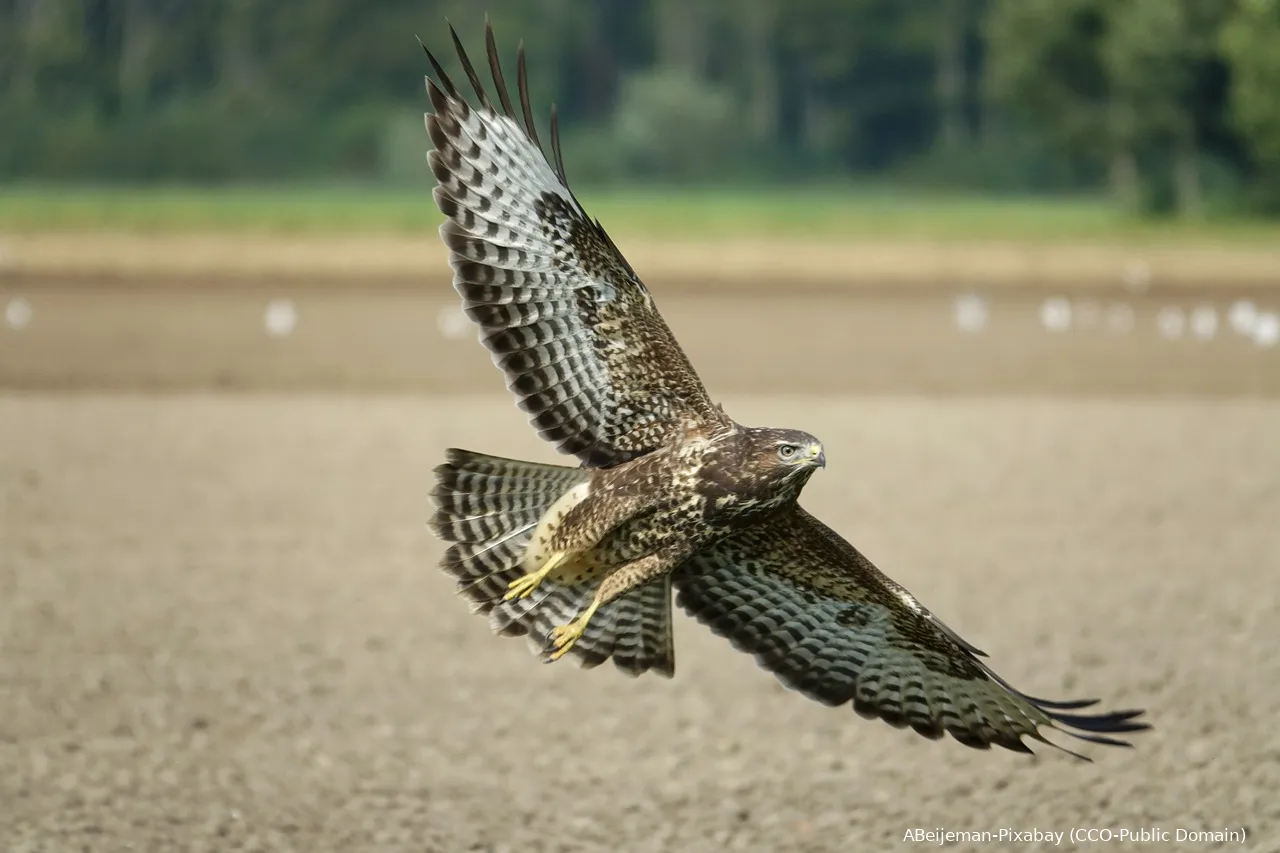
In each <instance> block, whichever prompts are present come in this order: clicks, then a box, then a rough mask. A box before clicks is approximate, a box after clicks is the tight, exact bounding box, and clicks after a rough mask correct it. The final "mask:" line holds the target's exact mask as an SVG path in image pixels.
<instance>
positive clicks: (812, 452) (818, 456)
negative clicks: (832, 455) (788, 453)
mask: <svg viewBox="0 0 1280 853" xmlns="http://www.w3.org/2000/svg"><path fill="white" fill-rule="evenodd" d="M809 459H810V464H811V465H813V467H815V468H826V467H827V454H826V451H824V450H823V449H822V445H821V444H815V445H813V446H812V447H810V448H809Z"/></svg>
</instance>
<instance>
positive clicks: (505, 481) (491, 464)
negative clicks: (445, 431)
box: [429, 448, 675, 676]
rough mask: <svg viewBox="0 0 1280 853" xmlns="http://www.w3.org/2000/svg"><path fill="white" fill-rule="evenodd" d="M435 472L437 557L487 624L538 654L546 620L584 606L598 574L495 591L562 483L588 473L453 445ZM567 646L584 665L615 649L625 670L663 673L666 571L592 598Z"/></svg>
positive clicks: (667, 662)
mask: <svg viewBox="0 0 1280 853" xmlns="http://www.w3.org/2000/svg"><path fill="white" fill-rule="evenodd" d="M435 475H436V485H435V488H434V489H433V490H432V492H431V496H432V499H433V500H434V502H435V504H436V511H435V514H434V515H433V516H432V518H431V521H430V522H429V526H430V528H431V530H432V532H433V533H435V535H436V536H438V537H439V538H441V539H443V540H444V541H446V542H448V543H450V545H449V549H448V550H447V551H446V552H445V555H444V558H443V559H442V560H441V563H440V567H441V568H442V569H443V570H444V572H445V573H446V574H448V575H449V576H450V577H452V578H454V580H455V581H457V588H458V593H459V594H460V595H462V596H463V597H465V598H466V599H467V600H468V602H469V603H470V604H471V608H472V611H473V612H477V613H484V614H487V615H488V617H489V626H490V627H491V628H492V629H493V631H494V632H495V633H497V634H500V635H502V636H508V637H519V636H525V637H527V638H528V640H529V645H530V648H531V649H533V651H534V652H535V654H537V655H538V656H539V657H540V658H542V659H543V660H546V659H547V654H548V653H549V651H550V647H549V644H548V642H547V636H548V634H550V632H551V629H552V628H554V627H556V626H557V625H564V624H567V623H568V622H570V621H572V620H573V618H574V617H576V616H577V615H578V614H579V613H580V612H581V611H583V610H584V609H586V607H587V606H588V605H589V604H590V603H591V599H592V596H593V595H594V594H595V589H596V584H594V583H586V584H578V585H570V584H562V583H558V582H556V581H554V580H551V579H550V578H548V579H546V580H543V581H542V583H541V584H540V585H539V586H538V588H537V589H536V590H535V591H534V592H533V594H532V595H530V596H529V597H528V598H517V599H514V600H512V601H504V600H503V596H504V595H505V594H506V592H507V588H508V585H509V584H510V583H511V582H512V581H514V580H515V579H516V578H519V577H520V576H522V575H523V574H524V568H523V567H522V565H521V561H522V558H523V556H524V551H525V546H526V545H528V543H529V539H530V538H531V537H532V536H533V532H534V530H535V529H536V528H537V526H538V522H539V521H540V520H541V519H542V517H543V515H544V514H546V512H547V511H548V510H549V509H550V508H551V506H552V504H554V503H555V502H556V501H557V500H558V499H559V498H560V497H561V496H562V495H563V494H564V493H565V492H567V491H569V490H570V489H572V488H574V487H575V486H579V485H581V484H583V483H586V482H588V480H589V479H590V473H589V472H588V471H587V470H586V469H582V468H566V467H564V466H561V465H544V464H539V463H536V462H525V461H522V460H517V459H504V458H502V457H498V456H486V455H483V454H480V453H473V452H471V451H468V450H459V449H456V448H452V449H450V450H448V451H447V452H446V461H445V463H444V464H443V465H440V466H438V467H437V468H436V470H435ZM570 654H571V655H574V656H575V657H576V658H577V660H578V662H579V663H580V664H581V665H582V666H584V667H588V668H589V667H594V666H599V665H600V664H602V663H604V662H605V661H606V660H608V659H609V658H613V661H614V664H615V665H616V666H617V667H618V668H619V669H620V670H622V671H623V672H625V673H627V674H629V675H640V674H641V673H643V672H647V671H649V670H653V671H654V672H657V673H659V674H661V675H665V676H671V675H672V674H673V673H674V670H675V655H674V649H673V645H672V638H671V586H670V583H669V581H665V580H660V581H656V582H654V583H651V584H647V585H646V586H643V587H641V588H639V589H636V590H633V591H631V592H630V593H628V594H626V595H624V596H622V597H620V598H618V599H616V600H615V601H612V602H610V603H609V604H607V605H605V606H604V607H602V608H600V610H599V611H598V612H597V613H596V614H595V616H593V617H592V619H591V621H590V622H589V623H588V625H587V630H586V633H585V634H583V636H582V638H581V639H580V640H578V642H577V643H576V644H575V645H574V646H573V648H572V649H571V651H570Z"/></svg>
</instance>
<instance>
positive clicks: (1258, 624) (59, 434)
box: [0, 377, 1280, 853]
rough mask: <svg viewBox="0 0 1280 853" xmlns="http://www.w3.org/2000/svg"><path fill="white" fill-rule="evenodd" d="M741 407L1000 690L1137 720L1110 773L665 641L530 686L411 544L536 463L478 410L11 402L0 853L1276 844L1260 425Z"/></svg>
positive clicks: (1271, 518) (1205, 415)
mask: <svg viewBox="0 0 1280 853" xmlns="http://www.w3.org/2000/svg"><path fill="white" fill-rule="evenodd" d="M491 379H492V377H491ZM494 382H495V384H496V380H495V381H494ZM726 404H727V405H728V407H729V409H730V411H731V412H732V413H733V414H734V415H735V416H737V417H738V418H739V419H740V420H743V421H745V422H750V423H780V424H791V425H795V426H800V427H804V428H807V429H809V430H811V431H813V432H814V433H816V434H817V435H819V436H821V437H822V438H823V439H824V440H825V442H826V444H827V449H828V455H829V457H830V459H831V464H830V466H829V467H828V469H827V470H826V471H825V472H823V473H822V474H820V476H818V477H816V478H815V479H814V481H813V482H812V483H811V485H810V486H809V488H808V490H807V493H806V494H807V497H806V505H807V506H808V508H809V509H811V510H812V511H814V512H815V513H817V514H818V515H819V516H821V517H823V518H824V519H826V520H827V521H828V522H830V523H831V524H833V525H834V526H835V527H836V528H837V529H839V530H841V531H843V532H844V533H845V534H846V535H848V536H849V537H850V538H851V539H853V541H855V542H856V543H857V544H859V545H860V546H861V547H862V548H863V549H864V550H865V551H866V552H867V553H868V554H869V555H870V556H871V557H872V558H873V559H875V560H877V562H879V564H880V565H881V566H882V568H884V569H885V570H886V571H888V572H889V573H890V574H891V575H892V576H894V577H895V578H897V579H898V580H899V581H901V582H903V583H904V584H905V585H907V587H908V588H910V589H912V590H913V591H914V592H915V593H916V594H917V595H918V596H919V597H920V598H921V599H922V600H923V601H924V602H925V604H926V605H928V606H929V607H931V608H932V609H934V610H935V611H936V612H937V613H938V614H939V615H940V616H941V617H942V618H943V619H945V620H946V621H947V622H948V623H949V624H950V625H951V626H953V627H954V628H956V629H957V630H959V631H960V632H961V633H962V634H963V635H964V636H965V637H966V638H968V639H969V640H971V641H972V642H974V643H975V644H977V645H978V646H980V647H982V648H985V649H986V650H987V651H988V652H990V653H991V655H992V660H993V663H994V665H995V666H996V668H997V669H998V671H1000V672H1001V673H1002V674H1003V675H1004V676H1005V677H1006V678H1008V679H1009V680H1011V681H1012V682H1013V683H1014V684H1016V685H1018V686H1020V687H1022V688H1024V689H1026V690H1028V691H1029V692H1031V693H1033V694H1036V695H1045V696H1049V697H1056V698H1066V697H1080V696H1094V695H1096V696H1101V697H1103V698H1104V699H1105V701H1106V703H1107V704H1108V705H1110V706H1112V707H1124V706H1143V707H1146V708H1148V709H1149V711H1150V715H1151V719H1152V721H1153V722H1154V723H1155V725H1156V729H1155V731H1153V732H1150V733H1147V734H1146V735H1145V736H1141V737H1140V738H1139V739H1138V741H1137V744H1136V748H1135V749H1134V750H1105V749H1100V748H1099V749H1092V750H1091V753H1092V754H1093V755H1094V757H1095V758H1096V759H1097V763H1095V764H1082V763H1078V762H1076V761H1073V760H1071V759H1069V758H1067V757H1065V756H1062V755H1060V754H1056V753H1054V752H1053V751H1044V752H1043V754H1042V755H1041V756H1040V757H1038V758H1036V759H1029V758H1026V757H1024V756H1018V755H1014V754H1011V753H1003V752H999V753H997V752H992V753H983V752H976V751H971V750H968V749H966V748H964V747H962V746H960V745H958V744H956V743H954V742H952V741H949V740H948V741H942V742H936V743H935V742H929V741H923V740H920V739H919V738H917V737H916V736H915V735H913V734H911V733H907V732H899V731H895V730H893V729H891V728H889V727H887V726H885V725H883V724H880V723H873V722H867V721H863V720H861V719H859V718H858V717H857V716H856V715H854V714H853V712H852V711H850V710H848V709H831V708H824V707H820V706H817V705H815V704H813V703H810V702H808V701H807V700H805V699H803V698H802V697H800V696H798V695H796V694H792V693H787V692H785V691H783V690H782V689H781V688H779V687H778V686H777V685H776V684H775V682H774V681H773V680H772V678H771V677H770V676H769V675H767V674H766V673H764V672H762V671H760V670H758V669H757V668H756V667H755V665H754V663H753V662H752V661H751V660H750V659H749V658H747V657H745V656H743V655H741V654H739V653H737V652H735V651H733V650H732V649H731V648H729V647H728V646H727V645H726V644H725V643H724V642H723V641H721V640H719V639H717V638H715V637H712V636H710V635H709V634H707V633H706V632H705V631H704V630H702V629H700V628H699V627H698V626H696V625H695V624H693V623H692V622H690V621H689V620H687V619H684V618H681V619H680V621H679V622H678V624H677V626H676V629H677V643H678V664H677V671H678V673H677V676H676V678H675V680H673V681H664V680H661V679H656V678H642V679H639V680H635V681H632V680H628V679H626V678H625V677H623V676H621V675H619V674H618V673H617V672H615V671H613V670H612V668H607V667H606V668H602V669H600V670H595V671H590V672H583V671H580V670H578V669H576V668H574V667H573V666H572V665H571V664H563V665H560V664H557V665H551V666H540V665H539V664H537V663H536V662H535V661H534V660H533V659H532V658H531V657H530V656H529V654H528V652H527V650H526V649H525V647H524V645H523V644H522V643H521V642H520V641H515V640H504V639H500V638H496V637H493V636H490V635H489V633H488V629H487V627H486V625H485V623H484V622H483V620H481V619H479V618H477V617H473V616H471V615H469V614H468V612H467V609H466V607H465V606H463V604H462V602H460V601H459V600H457V599H456V598H455V597H454V595H453V593H452V590H451V586H450V583H449V582H448V580H447V579H446V578H445V577H444V576H443V575H442V574H440V573H439V572H438V571H437V570H436V569H435V567H434V563H435V561H436V559H437V558H438V557H439V556H440V546H439V545H438V543H436V542H434V541H433V540H432V539H431V538H430V536H429V534H428V532H427V531H426V529H425V526H424V520H425V519H426V517H427V513H428V511H429V510H428V505H427V500H426V492H427V489H428V485H429V483H430V471H431V468H432V466H433V465H434V464H436V463H437V462H438V461H439V459H440V457H441V453H442V450H443V448H444V447H446V446H448V445H461V446H465V447H471V448H475V449H480V450H486V451H490V452H497V453H502V454H506V455H512V456H525V457H532V458H538V459H547V458H549V457H550V452H549V451H548V450H547V449H546V448H545V447H543V446H542V445H540V444H539V443H538V441H537V439H536V437H535V436H534V435H533V434H532V431H531V430H529V429H528V428H527V427H526V426H525V424H524V423H523V418H522V416H521V415H520V414H519V413H518V412H516V411H515V409H514V407H513V406H512V405H511V404H510V402H509V401H507V400H506V399H505V398H500V397H498V396H496V395H490V396H487V397H484V398H474V399H467V398H460V397H436V396H432V397H421V398H408V397H390V396H386V397H383V396H371V395H351V396H346V395H317V396H299V395H293V396H289V395H274V396H268V395H260V396H218V395H203V394H177V395H169V396H154V395H142V396H134V395H128V394H118V395H105V396H104V395H95V394H92V393H85V394H62V393H51V392H38V393H30V394H17V393H10V394H9V395H8V396H3V397H0V511H2V512H0V849H3V850H6V851H9V850H13V851H18V850H50V851H67V850H92V851H116V850H156V851H160V850H165V851H168V850H219V851H221V850H297V851H328V850H335V851H336V850H361V851H363V850H388V851H389V850H427V851H465V850H491V851H499V850H502V851H514V850H520V851H541V850H546V851H553V850H554V851H558V853H564V851H575V850H602V851H604V850H628V851H631V850H634V851H657V850H679V851H702V850H705V851H719V850H736V849H742V850H813V851H818V850H836V849H841V850H891V849H895V848H898V847H900V846H903V836H904V834H905V833H906V832H907V831H908V830H910V829H915V828H924V829H934V828H939V827H941V828H944V829H947V830H965V831H974V830H991V831H994V832H999V831H1000V830H1001V829H1002V828H1007V829H1010V830H1014V831H1019V832H1028V831H1031V830H1039V831H1041V832H1045V831H1052V832H1066V831H1069V830H1070V829H1071V828H1072V827H1095V828H1110V829H1112V830H1114V831H1117V832H1118V831H1119V830H1120V829H1122V828H1128V829H1138V828H1142V827H1147V828H1150V827H1159V828H1161V830H1163V831H1167V832H1169V833H1170V834H1171V837H1173V835H1172V834H1173V833H1174V832H1175V831H1176V830H1177V829H1178V828H1188V829H1194V830H1200V829H1215V830H1216V829H1221V828H1235V829H1239V828H1241V827H1244V828H1246V830H1247V832H1248V833H1249V834H1248V841H1247V843H1246V844H1245V845H1243V848H1244V849H1256V850H1277V849H1280V805H1277V802H1278V801H1277V798H1276V796H1275V793H1276V791H1277V790H1280V730H1278V729H1277V727H1276V725H1275V723H1276V718H1277V713H1278V712H1280V657H1277V655H1276V654H1275V650H1276V638H1277V634H1276V625H1277V623H1278V622H1280V597H1278V595H1277V584H1276V577H1277V570H1278V569H1280V566H1278V563H1277V561H1278V559H1280V525H1277V523H1276V520H1277V518H1280V480H1277V474H1276V472H1277V470H1280V441H1278V440H1277V436H1280V404H1277V403H1275V402H1270V401H1237V402H1204V401H1163V402H1155V401H1146V402H1139V401H1132V402H1126V401H1121V400H1113V401H1094V402H1090V401H1080V400H1075V401H1050V400H1045V399H1036V398H1028V399H1021V400H1000V399H987V400H983V399H971V400H947V401H943V400H927V399H895V398H882V399H877V400H871V399H860V398H850V397H842V396H833V395H829V396H823V397H819V396H813V395H810V396H799V397H795V398H792V399H789V400H781V399H769V398H766V397H760V396H754V397H743V396H737V397H734V398H730V399H727V400H726ZM915 846H920V845H915ZM927 846H936V843H935V844H929V845H927ZM1001 846H1002V845H1001V844H999V843H998V842H993V843H974V844H970V843H957V844H955V845H952V846H949V847H948V848H947V849H953V850H981V849H990V848H993V847H996V848H999V847H1001ZM1003 846H1007V847H1008V848H1009V849H1019V850H1033V849H1050V848H1051V847H1052V843H1050V842H1044V841H1041V842H1038V843H1027V842H1025V841H1013V842H1011V843H1009V844H1007V845H1003ZM1071 846H1072V845H1070V844H1069V843H1064V844H1063V845H1062V848H1063V849H1069V848H1070V847H1071ZM1231 846H1234V847H1241V846H1242V845H1231ZM1106 847H1107V848H1108V849H1132V850H1158V849H1187V850H1199V849H1212V848H1211V846H1209V845H1204V844H1193V843H1189V842H1181V843H1180V842H1171V843H1168V844H1163V843H1157V844H1152V843H1139V844H1119V843H1112V844H1108V845H1106Z"/></svg>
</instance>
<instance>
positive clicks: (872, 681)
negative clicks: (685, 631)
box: [675, 506, 1149, 757]
mask: <svg viewBox="0 0 1280 853" xmlns="http://www.w3.org/2000/svg"><path fill="white" fill-rule="evenodd" d="M675 587H676V589H677V597H676V603H677V604H678V605H680V606H681V607H683V608H684V609H685V610H686V611H688V612H689V613H690V614H691V615H693V616H694V617H695V618H697V619H698V621H700V622H702V623H704V624H706V625H708V626H709V627H710V628H711V629H712V631H714V632H715V633H717V634H720V635H722V636H724V637H727V638H728V639H729V640H730V641H731V642H732V643H733V645H734V646H735V647H736V648H738V649H739V650H741V651H744V652H747V653H749V654H752V655H754V656H755V658H756V660H757V662H758V663H759V664H760V665H761V666H762V667H764V668H765V669H768V670H770V671H771V672H773V673H774V674H775V675H776V676H777V677H778V679H779V680H780V681H782V683H783V684H785V685H786V686H787V687H790V688H792V689H795V690H797V691H799V692H801V693H803V694H805V695H807V696H809V697H810V698H812V699H815V700H817V701H819V702H822V703H824V704H828V705H843V704H848V703H851V704H852V705H853V707H854V710H856V711H857V712H858V713H859V714H860V715H862V716H864V717H868V718H874V717H879V718H881V719H883V720H885V721H887V722H888V723H890V724H891V725H894V726H896V727H899V728H901V727H906V726H910V727H911V728H913V729H914V730H915V731H916V732H918V733H920V734H921V735H924V736H925V737H929V738H939V737H942V735H943V734H944V733H949V734H951V736H952V737H954V738H955V739H956V740H958V741H960V742H961V743H963V744H965V745H966V746H971V747H975V748H979V749H987V748H989V747H990V746H991V745H992V744H995V745H997V746H1002V747H1005V748H1006V749H1011V750H1016V751H1018V752H1030V751H1031V750H1030V749H1028V748H1027V746H1026V744H1025V743H1023V740H1022V739H1023V738H1024V737H1028V738H1031V739H1034V740H1038V741H1042V742H1044V743H1048V744H1050V745H1052V746H1058V744H1054V743H1053V742H1052V741H1049V740H1048V739H1046V738H1045V737H1044V735H1043V734H1042V733H1041V731H1040V730H1041V727H1046V728H1052V729H1058V730H1060V731H1063V732H1066V733H1068V734H1070V735H1072V736H1074V737H1077V738H1080V739H1082V740H1086V741H1091V742H1094V743H1101V744H1107V745H1111V746H1128V745H1129V744H1128V743H1127V742H1125V741H1122V740H1118V739H1116V738H1115V737H1113V735H1117V734H1125V733H1129V732H1136V731H1141V730H1143V729H1146V728H1149V725H1148V724H1147V723H1144V722H1139V721H1137V720H1136V719H1135V718H1136V717H1137V716H1138V715H1139V714H1141V713H1142V712H1141V711H1118V712H1110V713H1101V714H1078V713H1069V712H1074V711H1078V710H1080V709H1082V708H1085V707H1088V706H1090V705H1092V704H1095V700H1079V701H1072V702H1052V701H1048V700H1044V699H1036V698H1034V697H1031V696H1028V695H1026V694H1025V693H1021V692H1019V691H1017V690H1015V689H1014V688H1013V687H1011V686H1010V685H1009V684H1007V683H1006V682H1005V681H1004V680H1002V679H1001V678H1000V677H999V676H998V675H996V674H995V673H994V672H993V671H992V670H991V669H990V668H989V667H987V666H986V664H985V663H983V662H982V661H981V660H979V658H981V657H983V656H984V655H983V653H982V652H980V651H978V650H977V649H976V648H974V647H973V646H971V645H969V644H968V643H966V642H965V641H964V640H962V639H961V638H960V637H959V636H957V635H956V634H955V633H954V632H953V631H951V630H950V629H949V628H947V627H946V626H945V625H943V624H942V623H941V622H939V621H938V620H937V619H935V618H934V617H933V615H932V614H931V613H930V612H929V611H928V610H926V609H924V608H923V607H922V606H921V605H920V604H919V602H917V601H916V600H915V598H913V597H912V596H911V595H910V593H908V592H907V591H906V590H905V589H903V588H902V587H901V586H899V585H898V584H896V583H894V582H893V581H892V580H890V579H889V578H887V577H885V576H884V575H883V574H881V573H880V571H879V570H878V569H876V567H875V566H874V565H872V564H871V562H870V561H869V560H867V559H866V558H865V557H864V556H862V554H861V553H859V552H858V551H857V549H855V548H854V547H853V546H852V545H850V544H849V543H848V542H846V541H845V540H844V539H842V538H841V537H840V536H839V535H838V534H836V533H835V532H834V531H832V530H831V529H830V528H828V527H827V526H826V525H824V524H823V523H822V522H820V521H818V520H817V519H816V518H814V517H812V516H811V515H809V514H808V513H806V512H805V511H804V510H803V509H801V508H800V507H798V506H797V507H795V508H794V510H793V511H790V512H784V513H782V514H780V515H777V516H774V517H772V518H771V519H769V520H767V521H764V522H762V523H760V524H757V525H755V526H753V527H749V528H746V529H744V530H742V531H739V532H738V533H735V534H733V535H732V536H731V537H729V538H728V539H726V540H723V541H721V542H720V543H719V544H718V545H716V546H713V547H712V548H710V549H708V550H706V551H704V552H702V553H700V554H698V555H697V556H695V557H693V558H692V559H691V560H690V561H689V562H688V563H686V564H685V565H684V566H683V567H682V568H681V569H680V570H679V572H678V573H677V575H676V578H675ZM1059 748H1062V747H1059ZM1068 752H1070V750H1068ZM1072 754H1073V755H1077V753H1072ZM1078 757H1083V756H1078Z"/></svg>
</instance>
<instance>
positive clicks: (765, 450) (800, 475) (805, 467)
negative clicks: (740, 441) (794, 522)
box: [744, 429, 827, 497]
mask: <svg viewBox="0 0 1280 853" xmlns="http://www.w3.org/2000/svg"><path fill="white" fill-rule="evenodd" d="M746 451H747V452H746V456H747V459H746V460H744V461H746V462H747V466H746V467H747V469H748V470H751V471H754V472H755V473H756V477H757V483H758V488H760V489H762V490H763V491H766V492H773V493H776V494H777V495H778V496H779V497H791V496H795V495H798V494H799V493H800V489H801V488H803V487H804V484H805V483H806V482H808V480H809V477H811V476H812V475H813V472H814V471H816V470H818V469H819V468H824V467H826V464H827V455H826V453H825V452H824V450H823V448H822V442H821V441H818V439H816V438H814V437H813V436H812V435H810V434H809V433H807V432H802V431H800V430H797V429H753V430H748V431H747V448H746Z"/></svg>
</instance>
